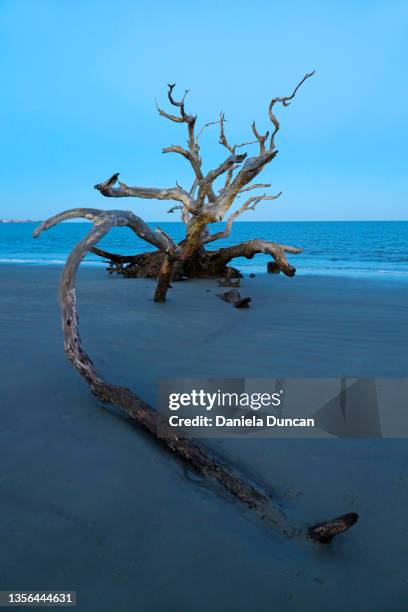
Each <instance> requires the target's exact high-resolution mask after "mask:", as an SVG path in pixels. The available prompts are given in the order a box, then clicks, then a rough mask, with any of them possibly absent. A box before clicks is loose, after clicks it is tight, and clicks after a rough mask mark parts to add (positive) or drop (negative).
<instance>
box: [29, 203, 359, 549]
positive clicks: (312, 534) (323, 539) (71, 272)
mask: <svg viewBox="0 0 408 612" xmlns="http://www.w3.org/2000/svg"><path fill="white" fill-rule="evenodd" d="M76 217H84V218H86V219H89V220H90V221H92V222H93V225H92V228H91V230H90V231H89V232H88V234H87V235H86V236H85V237H84V238H83V239H82V240H81V241H80V242H79V243H78V244H77V245H76V246H75V247H74V249H73V250H72V251H71V253H70V255H69V257H68V259H67V262H66V264H65V267H64V271H63V273H62V276H61V283H60V306H61V319H62V329H63V333H64V348H65V352H66V354H67V356H68V358H69V360H70V361H71V363H72V364H73V366H74V367H75V369H76V370H77V371H78V373H79V374H80V375H81V377H82V378H83V379H84V380H85V381H86V383H87V384H88V386H89V388H90V390H91V392H92V393H93V395H95V397H97V398H98V400H100V401H101V402H103V403H109V404H113V405H115V406H117V407H119V408H121V409H122V410H123V411H124V412H125V413H126V414H128V415H129V416H130V417H131V418H132V419H134V420H135V421H136V422H137V423H138V424H139V425H141V426H142V427H143V428H144V429H145V430H147V431H148V432H149V433H150V434H151V435H152V436H153V437H154V438H156V439H157V440H158V441H160V442H161V443H162V444H164V445H165V446H166V448H167V449H168V450H169V451H170V452H171V453H172V454H173V455H175V456H176V457H178V458H179V459H181V460H182V461H184V462H186V464H187V465H188V466H189V467H190V468H192V469H193V470H195V471H196V472H197V473H199V474H200V475H201V476H203V477H205V478H209V479H212V480H214V481H216V482H218V484H219V485H221V487H223V489H224V490H225V491H227V492H228V493H229V494H231V495H232V496H234V497H235V498H236V499H238V500H239V501H240V502H242V503H243V504H245V505H246V506H248V507H249V508H250V509H251V510H253V511H254V512H256V513H257V514H258V515H260V516H261V517H262V518H263V519H265V520H266V521H268V522H269V523H270V524H271V525H272V526H273V527H274V528H275V529H277V530H278V531H280V532H281V533H283V534H285V535H287V536H289V537H293V538H310V539H312V540H313V541H315V542H320V543H322V544H327V543H329V542H331V541H332V539H333V538H334V537H335V536H337V535H338V534H340V533H342V532H344V531H347V530H348V529H349V528H350V527H352V526H353V525H354V524H355V523H356V522H357V520H358V515H357V514H355V513H349V514H345V515H342V516H340V517H337V518H335V519H332V520H330V521H325V522H322V523H318V524H317V525H313V526H311V527H309V528H307V526H306V525H300V526H294V525H292V524H291V522H290V521H289V520H288V518H287V516H286V513H285V512H284V510H283V509H282V508H281V507H280V506H279V505H278V504H277V503H276V502H275V501H274V500H273V499H272V497H271V495H270V494H269V493H268V491H266V490H265V489H264V488H263V487H262V486H261V485H259V484H257V483H256V482H254V480H253V479H251V478H247V477H245V475H244V474H242V473H240V472H239V471H238V470H237V469H236V468H234V467H233V466H231V465H228V463H226V462H225V461H223V460H222V459H221V458H220V457H218V456H216V455H215V454H214V453H213V452H212V451H211V450H210V449H208V448H206V447H205V446H204V445H202V444H200V443H199V442H198V441H194V440H190V439H188V438H187V437H184V436H182V435H180V434H179V432H178V431H177V430H176V429H175V428H173V427H171V426H170V425H169V423H168V421H167V419H166V418H165V417H164V416H163V415H162V414H160V413H159V412H157V411H156V410H155V409H154V408H153V407H152V406H149V405H148V404H147V403H146V402H145V401H143V400H142V399H141V398H140V397H139V396H138V395H136V393H134V392H133V391H131V390H130V389H128V388H127V387H120V386H118V385H114V384H112V383H110V382H108V381H106V380H104V379H103V378H102V376H101V375H100V374H99V372H98V371H97V369H96V367H95V365H94V363H93V362H92V360H91V359H90V357H89V356H88V354H87V353H86V351H85V349H84V347H83V345H82V341H81V337H80V334H79V319H78V311H77V300H76V290H75V280H76V274H77V271H78V268H79V265H80V263H81V261H82V260H83V259H84V257H85V255H86V254H87V253H88V252H89V251H90V250H92V249H93V248H94V246H95V244H97V243H98V242H99V240H101V238H103V237H104V236H105V235H106V234H107V233H108V232H109V231H110V230H111V229H112V227H115V226H119V227H121V226H122V227H123V226H127V227H129V228H130V229H132V230H133V231H134V232H135V233H136V234H137V235H138V236H140V237H141V238H143V239H144V240H146V241H147V242H149V243H150V244H153V245H154V246H156V247H157V248H158V249H160V252H162V253H163V254H164V257H165V258H166V261H169V262H172V261H173V260H174V258H177V256H178V253H179V250H180V249H179V247H178V246H177V245H175V244H174V242H173V241H172V240H171V238H169V237H168V236H166V234H164V233H163V232H160V231H157V230H156V231H152V230H151V229H150V228H149V226H148V225H146V223H144V221H142V220H141V219H139V218H138V217H136V215H134V214H133V213H132V212H130V211H120V210H118V211H99V210H95V209H92V208H75V209H72V210H69V211H66V212H63V213H60V214H57V215H55V216H54V217H51V218H50V219H48V220H47V221H44V222H43V223H41V225H40V226H39V227H38V228H37V229H36V230H35V231H34V234H33V236H34V238H37V237H38V236H39V235H40V234H41V233H42V232H43V231H45V230H48V229H50V228H52V227H54V226H55V225H57V224H58V223H60V222H61V221H65V220H67V219H73V218H76ZM158 288H160V282H159V283H158Z"/></svg>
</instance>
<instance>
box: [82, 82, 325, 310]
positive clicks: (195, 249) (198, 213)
mask: <svg viewBox="0 0 408 612" xmlns="http://www.w3.org/2000/svg"><path fill="white" fill-rule="evenodd" d="M313 74H314V72H311V73H308V74H306V75H305V76H304V77H303V79H302V80H301V81H300V82H299V83H298V85H297V86H296V87H295V89H294V90H293V92H292V93H291V94H290V95H289V96H285V97H279V98H272V100H271V101H270V103H269V109H268V114H269V119H270V121H271V123H272V128H271V130H270V131H267V132H266V133H265V134H261V133H260V132H259V131H258V129H257V126H256V124H255V122H253V123H252V132H253V136H254V140H252V141H249V142H245V143H241V144H234V145H232V144H230V142H229V140H228V139H227V136H226V132H225V117H224V114H223V113H221V115H220V118H219V120H218V121H214V122H212V123H207V124H206V125H204V126H203V127H202V128H201V129H199V130H196V123H197V117H196V116H195V115H190V114H189V113H187V111H186V109H185V98H186V95H187V93H188V91H186V92H185V94H184V96H183V97H182V99H181V100H176V99H175V98H174V95H173V91H174V87H175V86H174V85H169V86H168V93H167V95H168V99H169V103H170V105H171V106H173V107H175V109H176V110H175V111H174V112H175V114H172V113H169V112H167V111H165V110H163V109H162V108H160V107H159V106H157V109H158V112H159V114H160V115H161V116H162V117H164V118H165V119H168V120H170V121H173V122H175V123H181V124H184V125H185V126H186V127H187V135H188V139H187V148H185V147H183V146H180V145H171V146H169V147H166V148H164V149H163V153H175V154H178V155H181V156H182V157H184V158H185V159H186V160H187V161H188V162H189V164H190V165H191V168H192V171H193V175H194V180H193V183H192V185H191V187H190V188H189V189H188V190H186V189H183V187H181V186H180V185H179V184H176V186H175V187H170V188H167V189H163V188H156V187H129V186H128V185H126V184H125V183H122V182H121V181H119V178H118V177H119V174H118V173H116V174H114V175H113V176H111V177H110V178H109V179H108V180H106V181H104V182H103V183H98V184H97V185H95V189H97V190H98V191H100V193H101V194H102V195H104V196H106V197H109V198H148V199H158V200H172V201H174V202H175V205H174V206H172V207H171V208H170V210H169V212H174V211H180V214H181V219H182V221H183V222H184V224H185V226H186V234H185V238H184V240H182V242H181V243H180V244H179V245H178V247H179V248H178V251H177V253H175V252H174V253H173V256H172V257H169V256H168V254H166V253H164V252H163V250H162V249H161V248H160V247H159V249H158V250H157V251H155V252H153V253H142V254H137V255H118V254H115V253H109V252H107V251H104V250H102V249H99V248H97V247H96V246H95V247H93V249H92V251H93V252H94V253H96V254H97V255H100V256H101V257H104V258H105V259H108V260H109V262H110V271H111V272H112V271H116V272H118V273H121V274H123V275H125V276H130V277H151V278H158V279H159V287H160V288H161V289H159V290H158V291H157V292H156V300H158V301H160V300H164V298H165V289H166V286H168V283H169V281H170V279H171V278H173V279H174V280H177V279H180V278H182V277H214V276H223V275H226V274H227V273H229V275H230V276H231V275H233V276H236V277H239V276H240V273H239V272H238V271H237V270H235V269H234V268H231V267H229V263H230V262H231V261H232V260H233V259H235V258H237V257H246V258H249V259H250V258H252V257H254V255H256V254H257V253H265V254H267V255H270V256H271V257H272V258H273V260H274V261H275V269H277V270H278V271H282V272H283V273H284V274H286V275H287V276H293V275H294V274H295V268H294V267H293V266H292V265H291V264H290V263H289V262H288V261H287V258H286V253H292V254H297V253H300V252H301V249H300V248H296V247H292V246H287V245H283V244H277V243H275V242H269V241H266V240H262V239H258V238H256V239H254V240H248V241H246V242H242V243H241V244H236V245H234V246H230V247H226V248H220V249H216V250H209V249H207V245H208V244H210V243H212V242H215V241H216V240H219V239H221V238H225V237H227V236H229V235H230V233H231V228H232V224H233V222H234V221H235V220H236V219H237V218H238V217H239V216H240V215H242V214H243V213H244V212H246V211H248V210H254V209H255V207H256V206H257V205H258V204H259V203H260V202H263V201H266V200H276V199H277V198H278V197H279V196H280V195H281V192H280V193H277V194H275V195H268V194H267V193H266V192H264V193H262V195H252V196H250V197H248V198H247V199H246V200H245V201H244V203H243V204H241V205H240V206H239V207H238V209H237V210H235V212H233V213H232V214H230V215H229V216H228V217H227V218H226V215H227V213H228V212H229V211H230V210H231V208H232V207H233V205H234V203H235V202H236V200H237V198H239V197H241V196H242V195H245V196H247V195H248V192H250V191H255V190H259V189H267V188H268V187H270V185H269V184H267V183H254V182H253V181H254V179H255V178H256V177H257V176H258V175H259V174H260V173H261V172H262V170H263V169H264V168H265V166H267V165H268V164H269V163H270V162H271V161H272V160H273V159H274V158H275V157H276V155H277V154H278V151H277V149H276V144H275V140H276V135H277V133H278V131H279V127H280V126H279V121H278V119H277V116H276V114H275V107H276V105H277V104H281V105H283V106H284V107H286V106H289V104H290V102H291V100H293V98H294V97H295V95H296V93H297V91H298V89H299V88H300V86H301V85H302V84H303V83H304V82H305V81H306V80H307V79H308V78H309V77H311V76H312V75H313ZM213 124H218V125H219V142H220V144H221V145H222V146H223V147H225V149H226V150H227V151H228V156H227V157H226V159H225V160H224V161H223V162H222V163H221V164H220V165H219V166H217V167H216V168H214V169H213V170H210V171H209V172H207V173H204V172H203V167H202V159H201V155H200V136H201V135H202V133H203V130H204V129H206V128H207V127H209V126H210V125H213ZM253 144H255V145H257V146H258V151H257V153H256V154H255V155H252V156H250V157H249V156H248V155H247V153H246V152H242V151H243V149H244V148H245V147H247V146H250V145H253ZM223 220H225V221H226V223H225V228H224V230H223V231H219V232H215V233H212V234H211V233H210V231H209V226H210V225H211V224H212V223H215V222H219V221H223Z"/></svg>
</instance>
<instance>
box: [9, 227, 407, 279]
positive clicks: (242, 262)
mask: <svg viewBox="0 0 408 612" xmlns="http://www.w3.org/2000/svg"><path fill="white" fill-rule="evenodd" d="M36 225H37V224H36V223H21V224H19V223H4V224H3V223H1V224H0V263H20V264H27V265H30V264H31V265H32V264H47V265H58V264H62V263H64V261H65V259H66V256H67V254H68V252H69V250H70V249H71V248H72V247H73V246H74V244H75V243H76V242H77V241H78V240H79V239H80V238H81V237H83V236H84V235H85V234H86V232H87V231H88V229H89V227H90V226H89V224H88V223H64V224H62V225H59V226H57V227H55V228H53V229H52V230H49V231H48V232H46V233H44V234H43V235H41V236H40V237H39V238H37V239H36V240H33V239H32V237H31V233H32V231H33V229H34V227H36ZM150 225H151V226H152V227H156V226H157V225H159V226H160V227H161V228H162V229H163V230H165V231H166V232H167V233H169V234H171V235H172V236H173V237H174V238H175V239H176V240H181V239H182V237H183V231H184V226H183V225H182V224H181V223H177V222H166V223H159V224H156V223H151V224H150ZM221 227H222V224H214V225H213V226H212V227H211V230H212V231H217V230H219V229H221ZM255 237H256V238H264V239H266V240H273V241H276V242H282V243H284V244H290V245H293V246H300V247H303V249H304V252H303V253H302V254H300V255H297V256H293V255H292V256H289V259H290V261H291V262H292V263H293V264H294V265H295V266H296V268H297V273H298V274H325V275H343V276H354V277H356V276H361V277H363V276H375V277H382V278H393V279H400V280H408V221H361V222H360V221H346V222H337V221H335V222H323V221H319V222H314V221H311V222H262V221H259V222H243V223H236V224H235V225H234V227H233V233H232V234H231V236H230V237H229V238H228V239H224V240H222V241H221V240H220V241H218V242H214V243H212V244H211V245H209V247H211V248H213V249H214V248H216V247H217V246H226V245H231V244H235V243H237V242H242V241H244V240H249V239H251V238H255ZM100 246H101V247H102V248H104V249H106V250H111V251H113V252H116V253H122V254H133V253H140V252H142V251H148V250H152V247H150V246H149V245H148V244H146V243H145V242H143V241H142V240H140V239H138V238H137V237H136V236H135V235H134V234H133V233H132V232H131V231H130V230H128V229H127V228H115V229H114V230H113V231H111V232H110V234H109V235H108V236H107V237H106V238H105V239H104V240H103V241H101V243H100ZM267 261H269V258H268V257H266V256H265V255H262V254H260V255H257V256H255V257H254V258H253V259H252V260H247V259H239V260H235V263H234V265H235V266H236V267H238V268H240V269H241V270H242V271H243V272H244V273H249V272H256V273H262V272H265V271H266V262H267ZM86 262H87V263H88V264H90V265H97V264H98V262H99V265H101V264H100V259H99V258H98V257H96V256H95V255H89V256H88V257H87V260H86Z"/></svg>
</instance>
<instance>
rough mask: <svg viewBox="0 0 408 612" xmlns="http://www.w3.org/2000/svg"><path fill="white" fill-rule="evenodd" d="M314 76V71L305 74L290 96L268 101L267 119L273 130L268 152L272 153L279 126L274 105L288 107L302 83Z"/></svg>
mask: <svg viewBox="0 0 408 612" xmlns="http://www.w3.org/2000/svg"><path fill="white" fill-rule="evenodd" d="M314 74H315V70H313V72H308V73H307V74H305V76H304V77H303V79H302V80H301V81H300V82H299V83H298V84H297V85H296V87H295V89H294V90H293V92H292V94H291V95H290V96H285V97H283V98H272V100H271V101H270V104H269V109H268V112H269V118H270V120H271V121H272V123H273V126H274V130H273V132H272V134H271V140H270V143H269V150H270V151H272V150H273V149H274V147H275V136H276V134H277V132H278V131H279V128H280V125H279V121H278V120H277V118H276V115H275V114H274V112H273V107H274V106H275V104H276V103H277V102H280V103H281V104H282V106H289V104H290V101H291V100H293V98H294V97H295V96H296V93H297V91H298V89H299V87H300V86H301V85H303V83H304V82H305V81H306V80H307V79H310V77H311V76H313V75H314Z"/></svg>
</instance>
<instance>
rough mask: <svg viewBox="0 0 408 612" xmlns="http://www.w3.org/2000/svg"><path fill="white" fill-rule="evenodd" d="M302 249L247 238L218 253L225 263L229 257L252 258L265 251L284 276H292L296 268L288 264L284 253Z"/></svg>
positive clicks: (295, 253) (296, 252)
mask: <svg viewBox="0 0 408 612" xmlns="http://www.w3.org/2000/svg"><path fill="white" fill-rule="evenodd" d="M302 250H303V249H299V248H296V247H291V246H287V245H285V244H278V243H276V242H268V241H266V240H247V241H246V242H241V244H236V245H235V246H231V247H226V248H224V249H219V251H218V254H219V256H220V257H221V258H222V259H224V261H225V262H226V263H228V262H229V261H231V259H235V257H246V258H247V259H252V257H254V255H256V253H265V254H266V255H271V257H273V259H274V260H275V262H276V264H277V265H278V266H279V268H280V270H281V271H282V272H283V273H284V274H286V276H294V275H295V273H296V268H294V267H293V266H291V265H290V263H289V262H288V260H287V259H286V255H285V253H293V254H294V255H297V254H298V253H301V252H302Z"/></svg>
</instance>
